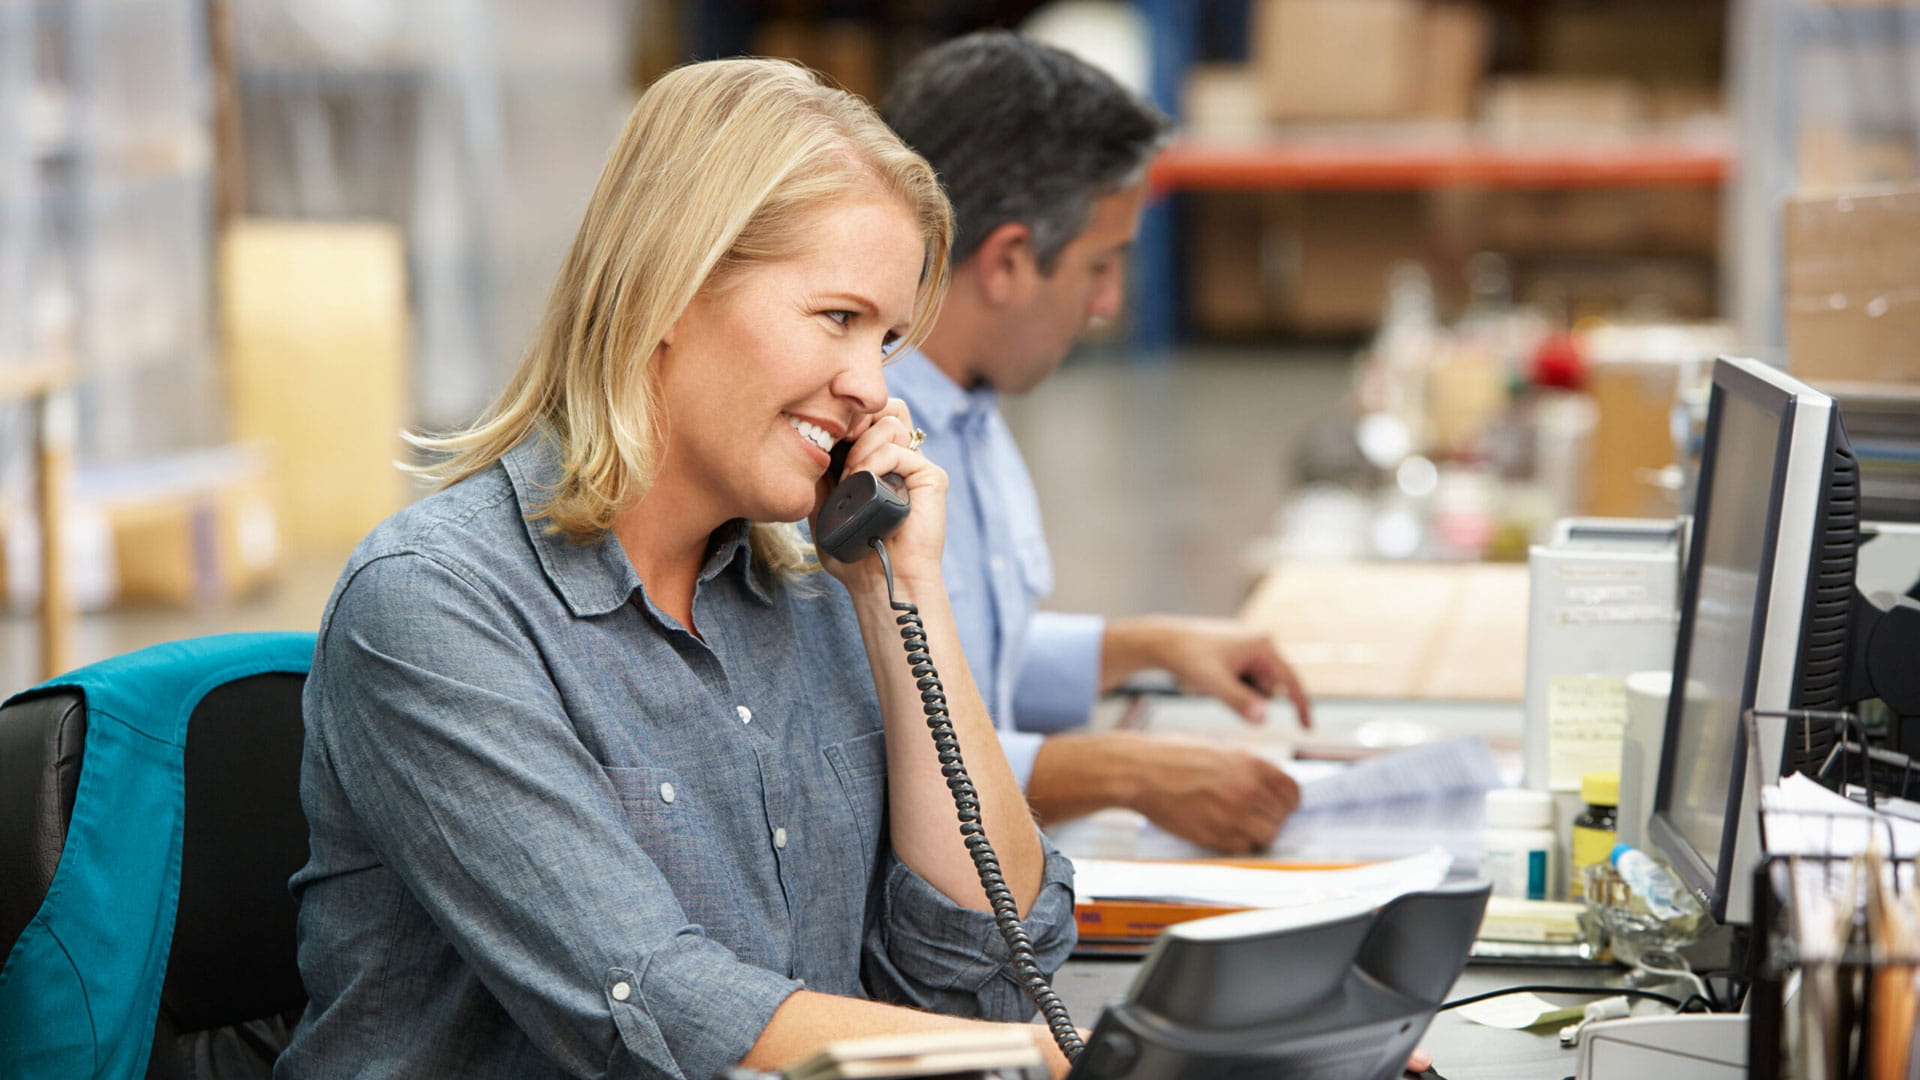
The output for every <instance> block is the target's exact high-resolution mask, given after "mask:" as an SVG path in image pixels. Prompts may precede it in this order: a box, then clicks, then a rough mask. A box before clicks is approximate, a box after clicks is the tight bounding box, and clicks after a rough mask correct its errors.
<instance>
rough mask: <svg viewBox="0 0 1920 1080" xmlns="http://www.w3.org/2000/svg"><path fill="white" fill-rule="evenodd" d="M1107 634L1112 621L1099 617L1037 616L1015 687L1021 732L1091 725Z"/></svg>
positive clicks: (1015, 712)
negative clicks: (1102, 649) (1101, 640)
mask: <svg viewBox="0 0 1920 1080" xmlns="http://www.w3.org/2000/svg"><path fill="white" fill-rule="evenodd" d="M1106 632H1107V620H1105V619H1103V618H1101V617H1100V616H1098V615H1069V614H1065V613H1063V612H1058V611H1036V612H1034V615H1033V621H1032V622H1031V623H1029V624H1028V628H1027V641H1026V651H1025V654H1024V656H1023V657H1022V659H1021V661H1020V674H1019V676H1018V677H1017V678H1015V680H1014V684H1013V724H1014V726H1015V727H1017V728H1019V729H1020V730H1021V731H1059V730H1061V729H1063V728H1070V727H1078V726H1079V725H1081V724H1084V723H1086V722H1087V718H1088V717H1089V716H1091V715H1093V701H1094V698H1095V696H1096V695H1097V694H1098V693H1099V690H1100V639H1101V638H1102V637H1104V636H1105V635H1106Z"/></svg>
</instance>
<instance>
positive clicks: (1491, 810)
mask: <svg viewBox="0 0 1920 1080" xmlns="http://www.w3.org/2000/svg"><path fill="white" fill-rule="evenodd" d="M1487 828H1489V829H1551V828H1553V796H1551V795H1549V794H1547V793H1546V792H1544V791H1534V790H1532V789H1531V788H1495V789H1494V790H1492V791H1489V792H1487Z"/></svg>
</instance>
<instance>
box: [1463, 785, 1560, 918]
mask: <svg viewBox="0 0 1920 1080" xmlns="http://www.w3.org/2000/svg"><path fill="white" fill-rule="evenodd" d="M1559 849H1560V845H1559V840H1558V839H1557V837H1556V836H1555V834H1554V831H1553V796H1551V795H1549V794H1547V793H1546V792H1544V791H1532V790H1529V789H1527V788H1498V789H1496V790H1493V791H1489V792H1487V812H1486V831H1485V833H1484V834H1483V836H1482V838H1481V850H1482V858H1481V863H1480V865H1481V872H1482V873H1483V874H1485V875H1486V877H1487V879H1488V880H1490V881H1492V882H1493V895H1495V896H1510V897H1513V898H1514V899H1517V900H1546V899H1548V898H1549V897H1550V895H1551V892H1552V889H1553V882H1554V877H1555V874H1554V872H1555V869H1556V866H1557V864H1558V862H1559Z"/></svg>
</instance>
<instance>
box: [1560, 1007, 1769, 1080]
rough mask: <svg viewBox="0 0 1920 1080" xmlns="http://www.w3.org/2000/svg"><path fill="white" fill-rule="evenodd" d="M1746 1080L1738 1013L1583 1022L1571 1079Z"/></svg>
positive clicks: (1742, 1024)
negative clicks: (1594, 1022)
mask: <svg viewBox="0 0 1920 1080" xmlns="http://www.w3.org/2000/svg"><path fill="white" fill-rule="evenodd" d="M1656 1076H1657V1077H1660V1078H1661V1080H1746V1077H1747V1018H1746V1016H1745V1015H1744V1014H1740V1013H1685V1014H1682V1015H1678V1016H1674V1015H1667V1016H1628V1017H1622V1018H1621V1019H1619V1020H1604V1021H1601V1022H1600V1023H1597V1024H1592V1025H1590V1026H1588V1028H1587V1030H1586V1033H1585V1034H1583V1035H1582V1036H1581V1038H1580V1066H1579V1068H1578V1069H1577V1070H1576V1071H1575V1072H1574V1077H1575V1078H1576V1080H1646V1078H1647V1077H1656Z"/></svg>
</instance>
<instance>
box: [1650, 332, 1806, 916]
mask: <svg viewBox="0 0 1920 1080" xmlns="http://www.w3.org/2000/svg"><path fill="white" fill-rule="evenodd" d="M1729 395H1731V396H1738V397H1740V398H1742V399H1744V400H1746V401H1748V402H1751V403H1754V404H1757V405H1759V406H1761V407H1762V408H1763V409H1765V410H1766V411H1767V412H1768V413H1769V414H1770V415H1772V416H1774V417H1775V419H1776V423H1777V425H1778V432H1779V434H1778V438H1777V441H1776V443H1775V446H1774V452H1773V462H1772V468H1771V470H1770V473H1771V475H1770V476H1769V479H1768V496H1767V528H1766V533H1765V536H1764V537H1763V540H1762V548H1761V557H1760V569H1761V573H1760V578H1759V581H1758V582H1757V583H1756V586H1755V597H1754V609H1753V616H1752V621H1751V626H1750V628H1749V636H1748V643H1747V662H1746V667H1745V671H1744V673H1743V675H1742V679H1741V693H1740V699H1739V712H1740V714H1741V715H1744V714H1745V712H1746V710H1748V709H1750V708H1753V707H1754V703H1755V702H1756V701H1759V700H1761V699H1762V696H1763V695H1764V696H1765V698H1766V699H1767V700H1769V701H1773V700H1774V699H1776V698H1777V699H1778V700H1777V701H1776V702H1775V704H1773V705H1772V706H1770V707H1771V708H1777V709H1784V708H1786V707H1788V705H1789V703H1790V702H1791V700H1792V695H1793V685H1794V678H1795V673H1796V672H1797V669H1798V659H1797V658H1798V654H1799V652H1800V648H1801V641H1800V639H1801V633H1800V625H1799V624H1800V622H1801V616H1802V614H1803V611H1804V604H1805V595H1806V585H1807V579H1808V576H1809V574H1810V573H1811V570H1810V565H1809V564H1810V560H1811V558H1812V554H1813V552H1812V543H1813V533H1814V531H1815V530H1816V529H1817V527H1818V524H1819V513H1820V508H1821V506H1823V505H1824V497H1823V493H1822V492H1821V491H1820V490H1819V489H1820V487H1821V481H1822V478H1823V477H1824V475H1825V470H1826V456H1827V451H1828V447H1829V444H1830V441H1831V432H1832V427H1833V408H1832V399H1831V398H1829V397H1827V396H1826V395H1825V394H1822V393H1820V392H1819V391H1817V390H1814V389H1813V388H1812V387H1809V386H1807V385H1806V384H1804V383H1802V382H1800V381H1799V380H1797V379H1794V378H1792V377H1791V376H1789V375H1786V374H1785V373H1784V372H1780V371H1777V370H1775V369H1773V368H1771V367H1768V366H1766V365H1763V364H1759V363H1757V362H1755V361H1751V360H1740V359H1736V358H1728V357H1723V358H1721V359H1720V361H1719V362H1717V363H1716V364H1715V365H1714V371H1713V382H1712V390H1711V392H1710V397H1709V404H1708V414H1707V427H1706V431H1705V432H1704V441H1703V443H1702V447H1701V458H1700V473H1699V481H1698V483H1697V484H1696V487H1695V499H1694V514H1693V522H1692V528H1691V530H1690V535H1689V537H1688V545H1687V564H1686V572H1685V574H1684V575H1683V579H1682V586H1681V608H1680V623H1679V626H1678V627H1677V633H1676V634H1675V640H1674V668H1673V681H1672V685H1673V688H1674V689H1673V691H1672V692H1671V693H1670V694H1669V697H1668V701H1667V715H1666V730H1665V731H1664V732H1663V733H1662V739H1661V753H1660V765H1659V772H1658V780H1657V784H1656V787H1655V792H1654V800H1653V804H1652V814H1651V815H1650V818H1649V820H1648V823H1647V835H1648V838H1649V839H1650V840H1651V841H1652V843H1653V844H1654V845H1655V846H1656V847H1658V848H1659V849H1660V851H1662V852H1663V853H1664V854H1666V855H1667V856H1668V858H1669V860H1670V861H1671V862H1673V864H1674V868H1675V870H1676V871H1678V872H1679V874H1680V876H1681V878H1682V880H1683V881H1685V882H1686V884H1687V885H1688V887H1689V888H1691V889H1693V890H1694V892H1695V893H1696V894H1697V895H1699V896H1700V898H1701V899H1702V900H1703V901H1704V902H1705V903H1706V904H1707V907H1708V910H1709V913H1710V914H1711V915H1712V916H1713V918H1714V919H1716V920H1717V921H1720V922H1736V923H1746V922H1748V921H1750V919H1751V897H1750V892H1751V883H1750V882H1748V881H1746V880H1745V875H1742V874H1740V873H1738V872H1737V871H1736V866H1737V865H1745V864H1746V863H1747V862H1749V861H1750V860H1751V859H1753V858H1757V857H1758V854H1759V837H1758V835H1757V829H1756V827H1755V822H1754V821H1753V820H1751V819H1752V818H1753V817H1754V816H1755V815H1754V814H1750V813H1743V807H1746V806H1749V805H1752V804H1753V803H1754V801H1755V800H1757V798H1758V794H1757V793H1749V791H1748V781H1747V777H1748V775H1749V773H1748V769H1747V766H1746V762H1747V753H1748V751H1749V747H1748V745H1747V738H1746V730H1745V725H1744V724H1742V725H1740V727H1738V728H1737V729H1736V730H1735V733H1734V753H1733V760H1732V761H1731V762H1730V763H1729V764H1730V766H1731V771H1730V773H1729V776H1728V779H1729V783H1728V791H1727V801H1726V806H1725V809H1724V810H1723V813H1722V830H1721V836H1722V839H1721V843H1720V850H1719V852H1718V855H1717V858H1716V861H1715V865H1713V866H1708V865H1707V863H1706V860H1705V859H1704V858H1702V857H1701V855H1700V852H1699V851H1698V850H1697V849H1696V848H1695V847H1694V845H1693V843H1692V841H1691V840H1689V839H1688V838H1687V837H1686V836H1685V834H1684V833H1682V832H1681V831H1680V829H1679V827H1678V826H1677V825H1676V824H1675V823H1674V822H1673V821H1672V819H1671V818H1670V817H1669V812H1670V810H1671V807H1672V801H1673V796H1674V791H1673V785H1674V776H1675V766H1676V765H1677V750H1678V747H1677V743H1678V740H1679V736H1680V724H1679V721H1680V718H1681V710H1682V709H1683V708H1684V707H1685V686H1686V682H1685V680H1686V678H1687V671H1688V670H1689V668H1690V667H1691V661H1692V655H1691V654H1692V646H1693V632H1694V622H1695V618H1696V614H1697V608H1698V603H1699V593H1700V571H1701V568H1702V560H1703V556H1704V553H1705V547H1706V540H1707V536H1708V533H1709V530H1711V528H1712V527H1713V523H1712V521H1711V520H1709V518H1710V515H1709V514H1708V512H1707V511H1708V507H1709V505H1710V498H1709V495H1710V493H1711V491H1712V490H1713V483H1714V477H1715V475H1716V473H1717V472H1718V471H1719V470H1720V469H1721V468H1723V466H1724V464H1725V463H1724V462H1722V461H1721V460H1720V445H1719V438H1720V428H1721V423H1722V417H1723V410H1724V406H1723V405H1719V403H1720V402H1721V401H1723V400H1724V399H1725V398H1726V397H1727V396H1729ZM1716 406H1718V407H1716ZM1803 532H1804V533H1805V534H1806V535H1804V536H1802V535H1800V534H1801V533H1803ZM1795 565H1798V566H1799V567H1800V569H1799V570H1798V571H1797V572H1796V571H1794V569H1793V567H1794V566H1795ZM1769 730H1772V729H1771V728H1770V729H1769ZM1766 742H1767V737H1763V739H1762V743H1763V745H1762V746H1761V747H1760V752H1761V755H1762V757H1761V762H1760V764H1761V765H1762V767H1763V772H1766V773H1767V774H1768V775H1769V776H1771V775H1776V774H1777V772H1778V767H1779V761H1780V754H1779V749H1780V748H1779V747H1777V746H1776V747H1771V748H1769V747H1768V746H1766V745H1765V743H1766ZM1769 751H1771V752H1769Z"/></svg>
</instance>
